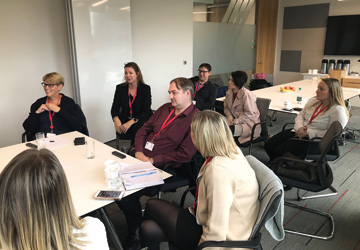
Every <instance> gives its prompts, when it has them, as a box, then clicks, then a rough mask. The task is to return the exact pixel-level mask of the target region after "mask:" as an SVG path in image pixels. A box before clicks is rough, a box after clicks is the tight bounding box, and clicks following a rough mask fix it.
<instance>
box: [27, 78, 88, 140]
mask: <svg viewBox="0 0 360 250" xmlns="http://www.w3.org/2000/svg"><path fill="white" fill-rule="evenodd" d="M64 84H65V83H64V77H63V76H62V75H60V74H59V73H56V72H52V73H48V74H46V75H44V76H43V82H42V83H41V85H42V86H43V88H44V90H45V94H46V96H45V97H42V98H40V99H38V100H36V102H34V103H33V104H32V105H31V108H30V114H29V117H28V118H27V119H26V120H25V121H24V123H23V127H24V129H25V131H26V132H29V133H31V136H30V138H28V139H35V138H32V137H34V135H35V134H36V133H37V132H45V133H53V134H57V135H58V134H63V133H67V132H72V131H79V132H82V133H84V134H88V131H87V127H86V119H85V116H84V114H83V112H82V111H81V109H80V107H79V106H78V105H77V104H76V103H75V102H74V100H73V99H71V98H70V97H67V96H66V95H64V94H62V93H61V94H60V91H61V89H62V88H63V87H64Z"/></svg>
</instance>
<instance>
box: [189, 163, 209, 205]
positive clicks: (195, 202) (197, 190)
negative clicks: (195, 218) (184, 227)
mask: <svg viewBox="0 0 360 250" xmlns="http://www.w3.org/2000/svg"><path fill="white" fill-rule="evenodd" d="M210 158H211V157H210V156H209V157H208V158H207V159H206V162H205V165H204V167H205V166H206V165H207V164H208V163H209V161H210ZM199 185H200V183H199ZM199 185H198V186H197V188H196V193H195V201H194V204H193V210H194V211H195V210H196V204H197V197H198V193H199Z"/></svg>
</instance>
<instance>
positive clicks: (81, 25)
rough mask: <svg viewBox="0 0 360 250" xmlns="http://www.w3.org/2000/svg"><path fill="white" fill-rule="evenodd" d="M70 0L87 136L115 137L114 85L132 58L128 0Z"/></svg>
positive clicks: (107, 139) (101, 138)
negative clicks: (113, 113)
mask: <svg viewBox="0 0 360 250" xmlns="http://www.w3.org/2000/svg"><path fill="white" fill-rule="evenodd" d="M93 3H94V1H76V0H72V6H73V19H74V30H75V43H76V56H77V62H78V72H79V87H80V99H81V107H82V109H83V111H84V113H85V116H86V119H87V123H88V129H89V133H90V136H91V137H93V138H95V139H97V140H99V141H102V142H106V141H110V140H113V139H114V138H115V129H114V125H113V121H112V118H111V115H110V109H111V105H112V101H113V98H114V93H115V88H116V85H117V84H119V83H121V82H123V78H124V64H125V63H126V62H130V61H132V46H131V23H130V10H129V9H128V8H127V7H130V3H129V0H118V1H107V2H105V3H103V4H100V5H97V6H92V5H93Z"/></svg>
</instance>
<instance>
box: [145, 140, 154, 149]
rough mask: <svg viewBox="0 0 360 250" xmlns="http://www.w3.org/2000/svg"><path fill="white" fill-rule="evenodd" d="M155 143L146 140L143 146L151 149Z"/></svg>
mask: <svg viewBox="0 0 360 250" xmlns="http://www.w3.org/2000/svg"><path fill="white" fill-rule="evenodd" d="M154 146H155V144H154V143H152V142H151V141H148V142H146V145H145V148H146V149H147V150H149V151H153V148H154Z"/></svg>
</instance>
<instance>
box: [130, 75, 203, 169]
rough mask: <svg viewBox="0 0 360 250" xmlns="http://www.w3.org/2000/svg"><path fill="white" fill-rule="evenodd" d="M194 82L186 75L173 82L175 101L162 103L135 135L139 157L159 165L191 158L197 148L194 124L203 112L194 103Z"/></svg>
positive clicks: (136, 150) (172, 99)
mask: <svg viewBox="0 0 360 250" xmlns="http://www.w3.org/2000/svg"><path fill="white" fill-rule="evenodd" d="M193 94H194V88H193V84H192V82H191V81H190V80H188V79H186V78H176V79H174V80H172V81H171V84H170V87H169V98H170V101H171V103H166V104H164V105H162V106H161V107H160V108H159V109H158V110H157V111H156V112H155V113H154V114H153V115H152V117H151V118H150V119H149V120H148V121H147V122H146V123H145V124H144V125H143V126H142V127H141V128H140V129H139V131H138V132H137V133H136V137H135V157H136V158H137V159H139V160H141V161H150V162H151V163H152V164H154V165H155V166H157V167H161V166H164V165H165V164H167V163H170V162H178V163H185V162H189V161H190V160H191V157H192V156H193V155H194V154H195V152H196V148H195V146H194V144H193V143H192V141H191V137H190V125H191V121H192V118H193V115H194V114H195V113H196V112H199V110H198V109H196V108H195V106H194V105H193V104H192V96H193Z"/></svg>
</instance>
